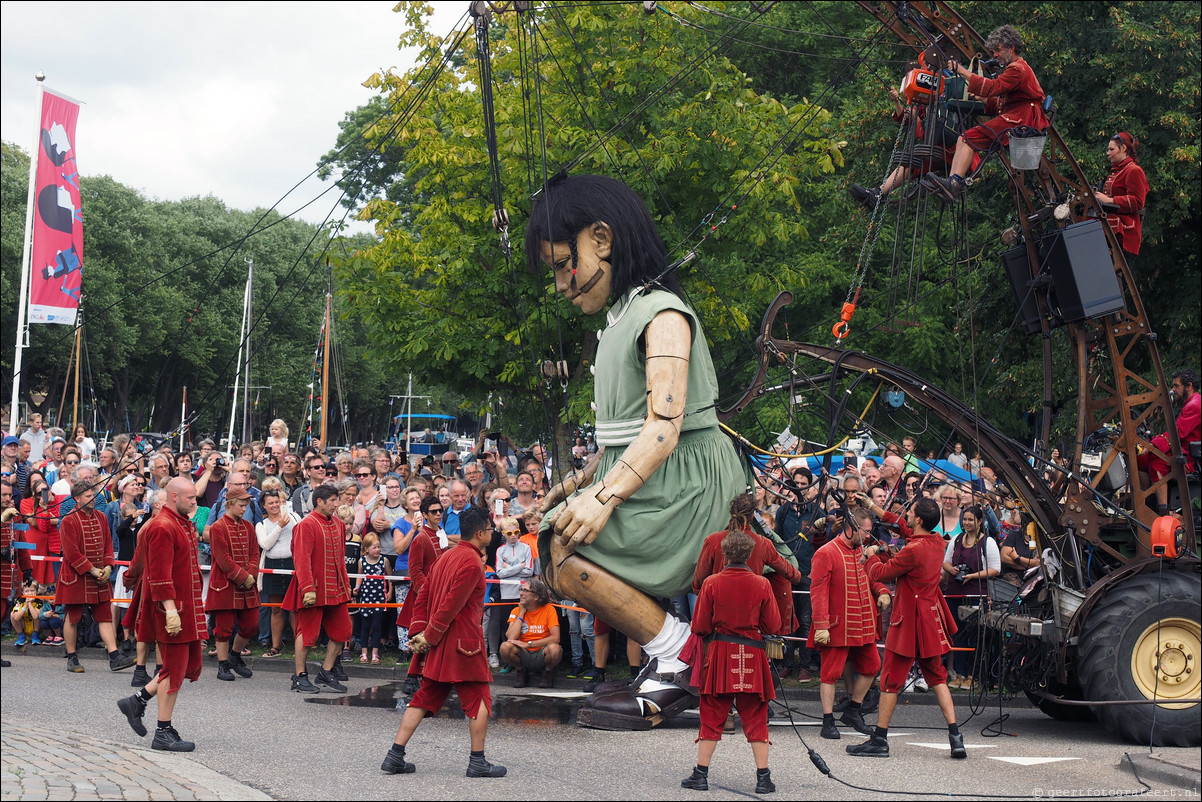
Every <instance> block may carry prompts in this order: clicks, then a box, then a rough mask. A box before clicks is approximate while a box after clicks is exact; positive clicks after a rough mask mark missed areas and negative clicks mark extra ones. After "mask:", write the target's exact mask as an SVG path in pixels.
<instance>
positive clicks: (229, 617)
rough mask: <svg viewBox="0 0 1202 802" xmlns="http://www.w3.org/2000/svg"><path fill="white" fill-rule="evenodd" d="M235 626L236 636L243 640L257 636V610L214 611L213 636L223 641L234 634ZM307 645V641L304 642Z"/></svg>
mask: <svg viewBox="0 0 1202 802" xmlns="http://www.w3.org/2000/svg"><path fill="white" fill-rule="evenodd" d="M235 624H236V625H237V627H238V634H239V635H241V636H242V637H244V638H254V637H256V636H257V635H258V634H259V608H258V607H247V608H246V609H244V610H214V611H213V636H214V637H215V638H217V639H218V640H225V639H227V638H228V637H229V636H230V635H233V634H234V626H235ZM305 642H306V643H308V640H306V641H305Z"/></svg>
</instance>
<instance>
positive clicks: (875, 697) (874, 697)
mask: <svg viewBox="0 0 1202 802" xmlns="http://www.w3.org/2000/svg"><path fill="white" fill-rule="evenodd" d="M880 706H881V689H880V687H879V686H877V685H873V686H872V687H871V688H869V689H868V693H866V694H865V695H864V701H863V703H861V704H860V712H861V713H875V712H876V711H877V708H878V707H880Z"/></svg>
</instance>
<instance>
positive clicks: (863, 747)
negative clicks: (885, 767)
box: [847, 735, 889, 757]
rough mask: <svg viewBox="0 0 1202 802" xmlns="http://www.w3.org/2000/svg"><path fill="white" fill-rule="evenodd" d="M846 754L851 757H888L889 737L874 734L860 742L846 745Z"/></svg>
mask: <svg viewBox="0 0 1202 802" xmlns="http://www.w3.org/2000/svg"><path fill="white" fill-rule="evenodd" d="M847 754H849V755H852V756H853V757H889V739H888V738H885V737H883V736H877V735H874V736H872V737H871V738H869V739H868V740H867V741H865V742H864V743H862V744H852V745H851V746H849V747H847Z"/></svg>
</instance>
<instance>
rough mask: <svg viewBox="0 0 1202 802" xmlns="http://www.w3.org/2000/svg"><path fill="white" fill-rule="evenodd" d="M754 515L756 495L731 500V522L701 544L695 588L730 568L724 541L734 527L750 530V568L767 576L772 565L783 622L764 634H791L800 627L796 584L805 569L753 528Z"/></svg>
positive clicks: (771, 582)
mask: <svg viewBox="0 0 1202 802" xmlns="http://www.w3.org/2000/svg"><path fill="white" fill-rule="evenodd" d="M754 519H755V499H754V498H753V497H752V496H751V495H750V494H748V493H740V494H739V495H737V496H735V497H734V498H733V499H732V500H731V502H730V523H728V524H727V525H726V531H723V532H715V533H714V534H712V535H710V536H709V537H707V538H706V539H705V543H703V544H702V546H701V556H700V557H699V558H698V559H697V568H696V569H695V570H694V571H693V592H694V593H700V592H701V586H702V584H703V583H704V582H705V580H706V578H707V577H710V576H714V575H715V574H718V573H720V572H721V571H722V570H723V569H725V568H726V557H725V555H724V554H723V553H722V541H723V540H724V539H725V538H726V535H727V533H728V532H729V531H730V530H734V529H737V530H739V531H740V532H747V533H748V534H749V535H751V539H752V540H753V541H755V546H754V547H753V548H752V550H751V556H749V557H748V558H747V560H746V563H747V568H748V569H749V570H750V571H751V573H753V574H755V575H756V576H765V574H764V567H765V566H767V567H769V568H771V569H772V572H771V573H769V574H767V575H766V576H765V578H766V579H767V580H768V584H769V585H771V586H772V595H773V598H775V599H776V606H777V610H778V612H779V613H780V625H779V626H778V627H777V628H776V629H775V630H773V631H771V632H765V633H764V634H765V635H788V634H789V633H790V632H792V631H793V630H795V629H797V616H796V614H795V612H794V609H793V586H794V585H796V584H797V583H799V582H801V572H800V571H798V570H797V566H795V565H793V564H792V563H790V562H789V561H788V560H786V559H785V558H784V557H782V556H781V554H780V552H778V551H777V550H776V545H775V544H774V543H773V542H772V541H771V540H769V539H768V538H766V537H764V536H763V535H759V534H756V533H755V532H753V531H752V529H751V522H752V521H753V520H754ZM793 559H797V558H796V557H794V558H793Z"/></svg>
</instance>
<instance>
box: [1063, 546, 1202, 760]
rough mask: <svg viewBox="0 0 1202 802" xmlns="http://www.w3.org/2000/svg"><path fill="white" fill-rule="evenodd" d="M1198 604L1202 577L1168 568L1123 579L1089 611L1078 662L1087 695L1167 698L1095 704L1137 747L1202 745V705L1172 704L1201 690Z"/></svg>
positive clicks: (1201, 627) (1094, 698) (1101, 717)
mask: <svg viewBox="0 0 1202 802" xmlns="http://www.w3.org/2000/svg"><path fill="white" fill-rule="evenodd" d="M1191 567H1192V566H1191ZM1166 568H1167V566H1166ZM1200 605H1202V581H1200V580H1199V577H1198V575H1197V574H1196V573H1186V572H1185V571H1183V570H1174V569H1172V568H1167V570H1163V571H1162V572H1157V573H1151V572H1148V573H1143V574H1139V575H1137V576H1133V577H1131V578H1130V579H1127V580H1124V581H1121V582H1119V583H1118V584H1117V585H1116V586H1115V587H1113V588H1110V589H1109V591H1108V592H1107V593H1106V595H1105V596H1104V597H1103V598H1102V600H1101V601H1100V602H1099V603H1098V605H1097V606H1096V607H1095V608H1094V609H1093V610H1092V611H1091V612H1090V613H1089V618H1088V619H1086V622H1085V627H1084V628H1083V630H1082V636H1081V648H1080V651H1079V653H1078V659H1077V678H1078V680H1079V681H1080V685H1081V688H1082V690H1083V691H1084V694H1085V698H1086V699H1088V700H1089V701H1091V702H1101V701H1111V700H1123V699H1163V700H1165V701H1164V702H1163V703H1161V704H1156V705H1095V706H1093V707H1091V709H1092V710H1093V713H1094V715H1095V716H1097V718H1098V721H1099V722H1101V723H1102V725H1103V726H1105V727H1106V728H1107V729H1108V730H1110V731H1112V732H1114V733H1116V734H1117V735H1119V736H1120V737H1121V738H1123V739H1124V740H1127V741H1130V742H1132V743H1138V744H1149V743H1150V744H1152V745H1154V746H1198V745H1200V744H1202V715H1200V714H1199V709H1200V706H1199V705H1198V704H1173V700H1174V699H1197V698H1199V694H1200V693H1202V624H1199V610H1200Z"/></svg>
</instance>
